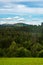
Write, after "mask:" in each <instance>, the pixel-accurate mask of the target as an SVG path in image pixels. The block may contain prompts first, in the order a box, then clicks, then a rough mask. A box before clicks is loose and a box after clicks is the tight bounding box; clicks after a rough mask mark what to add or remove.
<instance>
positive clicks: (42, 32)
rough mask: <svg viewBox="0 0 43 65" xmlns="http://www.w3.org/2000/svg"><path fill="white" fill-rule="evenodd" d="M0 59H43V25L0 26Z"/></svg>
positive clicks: (18, 24) (19, 24)
mask: <svg viewBox="0 0 43 65" xmlns="http://www.w3.org/2000/svg"><path fill="white" fill-rule="evenodd" d="M0 57H43V23H41V25H28V24H24V23H17V24H14V25H5V24H3V25H0Z"/></svg>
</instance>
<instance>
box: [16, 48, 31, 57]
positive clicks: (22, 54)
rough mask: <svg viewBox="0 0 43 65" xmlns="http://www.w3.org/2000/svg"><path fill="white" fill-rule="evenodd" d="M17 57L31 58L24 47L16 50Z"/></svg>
mask: <svg viewBox="0 0 43 65" xmlns="http://www.w3.org/2000/svg"><path fill="white" fill-rule="evenodd" d="M17 57H31V52H30V51H29V50H27V49H26V48H24V47H20V48H18V50H17Z"/></svg>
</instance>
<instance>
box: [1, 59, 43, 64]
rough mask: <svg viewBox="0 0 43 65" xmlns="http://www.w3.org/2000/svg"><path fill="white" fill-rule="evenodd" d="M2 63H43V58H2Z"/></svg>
mask: <svg viewBox="0 0 43 65" xmlns="http://www.w3.org/2000/svg"><path fill="white" fill-rule="evenodd" d="M0 65H43V58H0Z"/></svg>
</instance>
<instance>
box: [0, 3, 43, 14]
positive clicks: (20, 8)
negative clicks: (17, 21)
mask: <svg viewBox="0 0 43 65" xmlns="http://www.w3.org/2000/svg"><path fill="white" fill-rule="evenodd" d="M0 13H21V14H23V13H31V14H43V8H30V7H27V6H25V5H19V4H18V5H12V7H11V8H8V7H7V8H1V9H0Z"/></svg>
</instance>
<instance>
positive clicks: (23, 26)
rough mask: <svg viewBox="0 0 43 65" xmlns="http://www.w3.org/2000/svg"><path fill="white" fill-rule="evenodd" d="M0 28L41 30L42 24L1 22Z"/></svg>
mask: <svg viewBox="0 0 43 65" xmlns="http://www.w3.org/2000/svg"><path fill="white" fill-rule="evenodd" d="M0 28H14V29H15V30H19V31H26V32H41V31H42V28H43V26H42V25H38V26H37V25H29V24H25V23H16V24H3V25H0Z"/></svg>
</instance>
